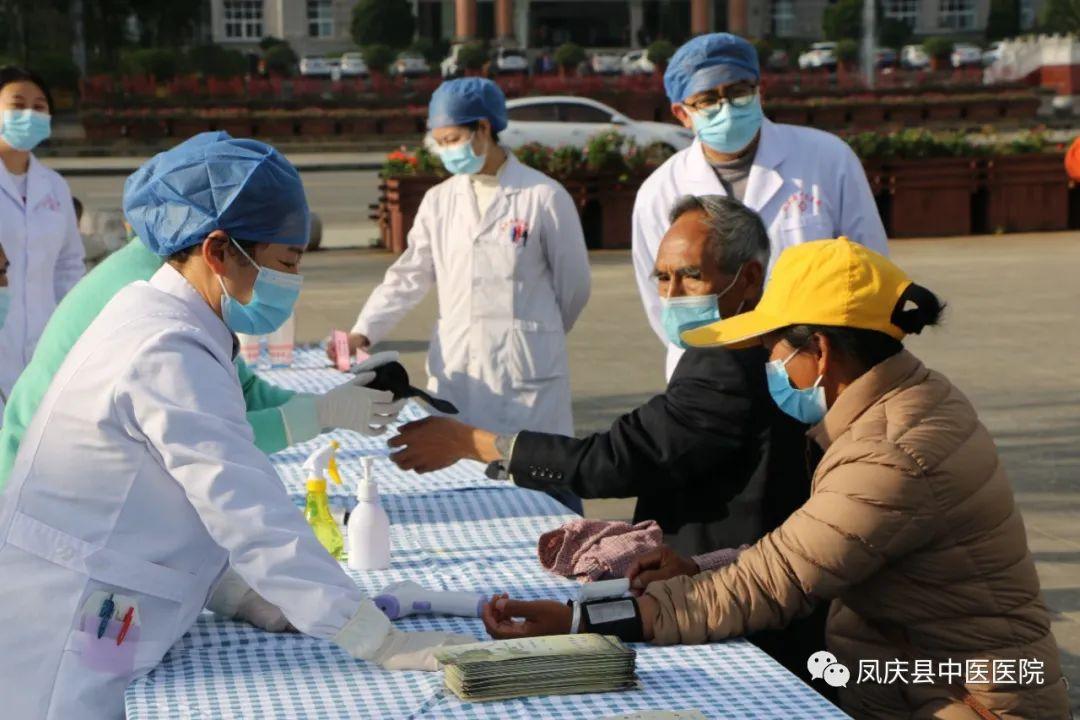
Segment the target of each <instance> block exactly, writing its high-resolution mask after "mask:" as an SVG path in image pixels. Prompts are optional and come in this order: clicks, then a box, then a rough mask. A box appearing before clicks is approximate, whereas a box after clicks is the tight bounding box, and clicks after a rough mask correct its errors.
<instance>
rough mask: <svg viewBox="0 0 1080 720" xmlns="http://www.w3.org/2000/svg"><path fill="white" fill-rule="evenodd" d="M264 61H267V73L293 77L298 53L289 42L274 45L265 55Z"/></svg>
mask: <svg viewBox="0 0 1080 720" xmlns="http://www.w3.org/2000/svg"><path fill="white" fill-rule="evenodd" d="M263 59H264V60H266V70H267V72H269V73H270V74H272V75H282V76H284V77H292V74H293V72H294V71H295V70H296V62H297V57H296V51H295V50H293V49H292V46H290V45H289V43H287V42H281V43H278V44H276V45H272V46H271V47H270V49H268V50H266V51H265V52H264V53H263Z"/></svg>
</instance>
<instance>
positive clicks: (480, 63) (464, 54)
mask: <svg viewBox="0 0 1080 720" xmlns="http://www.w3.org/2000/svg"><path fill="white" fill-rule="evenodd" d="M457 60H458V65H460V66H461V69H462V70H465V71H468V72H477V71H479V70H483V69H484V66H485V65H487V62H488V53H487V50H485V49H484V46H483V45H481V44H480V43H469V44H468V45H465V46H463V47H462V48H461V49H460V50H458V58H457Z"/></svg>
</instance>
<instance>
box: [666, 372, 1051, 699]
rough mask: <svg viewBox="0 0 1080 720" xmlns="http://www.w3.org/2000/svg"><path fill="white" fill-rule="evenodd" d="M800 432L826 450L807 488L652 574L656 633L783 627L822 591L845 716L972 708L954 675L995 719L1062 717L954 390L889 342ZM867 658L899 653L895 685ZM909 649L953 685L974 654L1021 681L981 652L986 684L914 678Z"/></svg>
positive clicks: (997, 478) (1018, 527)
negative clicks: (756, 528) (675, 567)
mask: <svg viewBox="0 0 1080 720" xmlns="http://www.w3.org/2000/svg"><path fill="white" fill-rule="evenodd" d="M810 434H811V437H813V439H814V440H815V441H816V442H817V443H818V444H820V445H821V447H822V448H823V449H824V450H825V456H824V458H823V459H822V461H821V463H820V465H819V466H818V468H817V471H816V472H815V474H814V479H813V489H812V491H811V492H812V494H811V497H810V499H809V500H808V501H807V502H806V504H805V505H803V506H802V507H801V508H800V509H799V510H797V511H796V512H795V513H794V514H793V515H792V516H791V517H790V518H789V519H788V520H787V521H786V522H785V523H784V524H783V525H782V526H780V527H779V528H777V529H776V530H775V531H773V532H772V533H770V534H769V535H767V536H765V537H764V538H762V539H761V540H760V541H759V542H758V543H757V544H756V545H754V546H753V547H752V548H750V549H749V550H746V551H745V552H743V553H742V555H741V556H740V557H739V559H738V561H737V562H736V563H734V564H733V565H730V566H728V567H726V568H723V569H721V570H718V571H715V572H706V573H702V574H700V575H697V576H695V577H681V578H674V579H672V580H668V581H666V582H658V583H653V584H652V585H650V586H649V588H648V590H647V593H648V594H649V595H650V596H652V597H653V598H655V599H656V600H657V601H658V603H659V610H658V613H657V615H656V616H655V617H654V633H655V640H654V642H656V643H658V644H673V643H680V642H681V643H701V642H706V641H710V640H713V641H715V640H721V639H723V638H727V637H733V636H740V635H746V634H748V633H752V632H755V631H757V630H762V629H765V628H778V627H783V626H784V625H786V624H787V623H788V622H789V621H790V620H791V619H792V618H795V617H798V616H800V615H802V614H804V613H806V612H808V611H809V610H810V608H811V607H812V605H813V604H814V603H815V601H817V600H822V601H829V600H831V601H832V607H831V608H830V613H829V623H828V627H827V632H826V645H827V649H828V650H829V651H831V652H832V653H833V654H835V655H836V657H837V659H838V660H839V662H840V663H843V664H844V665H846V666H847V667H848V669H849V670H850V672H851V681H850V682H849V683H848V685H847V688H846V689H841V691H840V701H841V705H842V707H843V709H844V710H845V711H847V712H848V713H850V714H851V715H853V716H854V717H856V718H901V717H903V718H909V717H913V718H949V719H951V718H976V719H977V718H978V715H977V714H976V713H975V711H974V710H971V709H969V708H968V707H967V706H965V705H963V704H962V703H961V700H960V698H961V697H962V696H963V694H964V688H966V690H967V691H968V692H970V694H971V696H973V697H974V698H975V700H977V701H978V703H980V704H982V705H983V706H984V707H985V708H988V709H989V710H990V711H992V712H993V713H995V714H996V715H998V716H999V717H1001V718H1039V719H1040V720H1043V719H1046V718H1065V717H1068V715H1069V711H1068V699H1067V696H1066V688H1065V685H1064V682H1063V680H1062V676H1061V666H1060V658H1059V655H1058V648H1057V644H1056V643H1055V641H1054V636H1053V635H1052V634H1051V632H1050V616H1049V612H1048V610H1047V608H1046V606H1045V604H1044V603H1043V600H1042V598H1041V596H1040V593H1039V578H1038V576H1037V575H1036V573H1035V564H1034V561H1033V560H1032V558H1031V553H1030V552H1029V551H1028V546H1027V537H1026V535H1025V532H1024V523H1023V520H1022V519H1021V517H1020V512H1019V510H1017V508H1016V504H1015V503H1014V501H1013V493H1012V488H1011V487H1010V485H1009V481H1008V479H1007V478H1006V477H1005V471H1004V469H1003V468H1002V466H1001V462H1000V460H999V459H998V454H997V450H996V448H995V446H994V441H993V440H992V439H991V437H990V434H989V433H988V432H987V430H986V428H985V427H983V425H982V423H980V422H979V419H978V417H976V414H975V410H974V408H973V407H972V406H971V403H970V402H968V400H967V398H965V397H964V396H963V395H962V394H961V393H960V391H959V390H957V389H956V388H955V387H953V385H952V384H951V383H950V382H949V381H948V380H947V379H946V378H945V377H944V376H942V375H940V374H939V373H936V372H931V371H929V370H927V369H926V368H925V367H924V366H923V364H922V363H921V362H919V360H918V359H916V358H915V357H914V356H913V355H911V354H910V353H908V352H907V351H902V352H901V353H899V354H898V355H895V356H893V357H891V358H889V359H887V360H885V361H884V362H882V363H880V364H878V365H877V366H875V367H874V368H872V369H871V370H870V371H869V372H867V373H866V374H864V375H863V376H862V377H860V378H859V379H858V380H856V381H855V382H854V383H853V384H852V385H851V386H850V387H848V388H847V390H845V391H844V392H843V393H842V394H841V395H840V397H839V398H838V399H837V401H836V403H835V404H834V406H833V407H832V408H831V409H830V410H829V412H828V414H827V415H826V417H825V419H824V420H823V421H822V422H821V423H820V424H819V425H817V426H816V427H814V428H813V429H812V430H811V433H810ZM875 660H876V661H878V667H879V668H880V670H881V671H882V672H884V671H885V669H886V668H885V663H886V661H890V660H895V661H899V663H904V662H906V663H907V665H906V667H907V668H908V670H907V672H906V673H905V674H904V675H902V676H901V678H902V679H903V678H906V679H907V681H908V684H903V683H902V682H896V678H895V677H892V678H889V680H890V681H889V682H884V678H880V677H879V682H873V681H870V680H868V679H867V678H866V677H861V678H860V674H861V673H862V670H865V671H866V672H867V674H871V672H872V670H873V667H874V666H873V661H875ZM916 660H922V661H924V664H923V666H922V667H923V668H925V667H926V665H925V661H926V660H930V661H932V665H933V667H934V671H935V673H934V674H935V675H936V676H938V677H939V678H940V673H941V668H942V665H941V663H946V665H945V668H946V671H949V670H953V671H955V670H956V666H954V665H950V664H948V661H950V660H951V661H953V662H956V663H959V664H960V666H962V667H964V670H963V672H962V673H960V674H959V678H960V679H959V683H963V682H964V680H965V678H967V672H968V668H967V661H971V670H972V673H973V675H972V677H971V679H973V680H980V681H981V680H982V678H981V677H978V675H979V673H978V672H977V671H978V670H979V669H981V668H982V667H983V664H982V663H981V662H980V661H983V660H986V661H990V662H991V663H992V662H993V661H994V660H998V661H1001V662H999V664H998V668H999V670H1001V671H1003V670H1006V669H1008V668H1010V667H1012V668H1013V669H1014V675H1018V674H1019V667H1020V664H1021V661H1023V665H1024V666H1025V669H1026V674H1025V676H1024V678H1023V679H1024V681H1025V682H1024V683H1022V684H1021V683H1019V682H1007V680H1008V679H1009V678H1008V677H1006V676H1004V675H999V677H998V678H997V679H998V680H1002V681H1006V682H997V683H994V682H992V681H993V680H994V677H993V674H994V666H993V664H990V665H989V668H988V672H987V673H986V674H987V678H986V679H987V680H989V681H991V682H989V683H982V682H977V683H968V684H966V686H965V685H959V684H957V685H953V686H952V687H950V686H949V685H948V683H946V682H942V681H941V680H940V679H939V680H938V681H937V683H936V684H933V685H931V684H922V683H920V684H912V681H913V680H914V679H915V678H914V677H913V675H914V673H913V671H914V670H915V667H916V665H915V661H916ZM860 661H862V663H863V664H862V665H860ZM899 663H897V664H894V665H893V666H892V667H893V668H894V669H897V668H903V667H905V666H904V665H901V664H899ZM1039 670H1041V677H1040V676H1039V674H1038V671H1039ZM919 679H920V680H925V679H926V678H919ZM1016 679H1017V680H1020V678H1019V677H1017V678H1016ZM1040 681H1041V682H1040ZM818 682H821V681H820V680H819V681H818Z"/></svg>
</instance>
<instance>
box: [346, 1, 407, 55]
mask: <svg viewBox="0 0 1080 720" xmlns="http://www.w3.org/2000/svg"><path fill="white" fill-rule="evenodd" d="M351 30H352V36H353V40H354V41H355V42H356V44H357V45H359V46H361V47H364V46H365V45H389V46H390V47H392V48H397V49H401V48H406V47H408V46H409V44H410V43H411V42H412V39H413V35H414V34H415V32H416V18H414V17H413V14H412V5H411V4H410V3H409V0H360V2H358V3H356V5H355V6H353V11H352V26H351Z"/></svg>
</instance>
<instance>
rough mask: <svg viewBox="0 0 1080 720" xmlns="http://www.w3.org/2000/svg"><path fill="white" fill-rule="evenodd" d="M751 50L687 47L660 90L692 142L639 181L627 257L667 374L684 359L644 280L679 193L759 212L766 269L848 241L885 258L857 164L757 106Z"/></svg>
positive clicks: (709, 44) (821, 137)
mask: <svg viewBox="0 0 1080 720" xmlns="http://www.w3.org/2000/svg"><path fill="white" fill-rule="evenodd" d="M760 82H761V70H760V68H759V66H758V59H757V51H756V50H755V49H754V46H753V45H751V44H750V43H748V42H747V41H746V40H744V39H742V38H740V37H737V36H735V35H731V34H729V33H713V34H711V35H702V36H699V37H696V38H694V39H693V40H690V41H689V42H687V43H686V44H685V45H683V46H682V47H681V48H679V50H678V52H676V53H675V55H674V56H673V57H672V58H671V62H670V63H669V64H668V68H667V71H666V72H665V73H664V89H665V90H666V91H667V95H668V99H669V100H670V101H671V111H672V113H674V115H675V117H676V118H677V119H678V120H679V122H681V123H682V124H683V125H684V126H685V127H687V128H691V129H693V131H694V133H695V135H697V140H696V141H695V142H694V144H693V145H691V146H690V147H688V148H686V149H685V150H682V151H680V152H678V153H676V154H675V155H674V156H673V157H671V158H670V159H669V160H668V161H667V162H666V163H664V164H663V165H661V166H660V167H659V168H657V169H656V171H655V172H654V173H653V174H652V175H650V176H649V178H648V179H647V180H646V181H645V182H644V183H643V184H642V186H641V190H640V191H638V195H637V200H636V202H635V203H634V217H633V257H634V273H635V275H636V276H637V282H638V289H639V290H640V292H641V299H642V302H643V303H644V305H645V313H646V315H648V318H649V323H650V324H651V325H652V327H653V330H654V331H655V332H656V334H657V335H658V336H659V337H660V340H661V342H663V343H665V344H666V345H667V348H668V357H667V374H668V377H670V376H671V372H672V371H673V370H674V369H675V365H676V363H678V361H679V356H680V355H682V353H683V346H682V344H681V343H676V342H672V341H671V338H670V337H668V333H667V332H666V330H665V328H664V326H663V323H662V322H661V314H660V313H661V305H660V295H659V294H658V293H657V288H656V286H655V285H654V284H653V283H652V282H651V280H650V275H651V273H652V271H653V265H654V264H655V261H656V257H657V250H658V248H659V245H660V239H661V238H662V237H663V236H664V232H665V231H666V230H667V218H668V214H669V213H670V212H671V208H672V207H674V206H675V203H676V202H678V200H679V198H680V197H682V196H683V195H711V194H718V195H725V196H728V197H733V198H735V199H737V200H739V201H741V202H742V203H744V204H745V205H746V206H747V207H748V208H750V209H751V210H753V211H754V212H756V213H758V214H759V215H760V216H761V219H762V221H763V222H764V223H765V227H766V228H767V230H768V234H769V244H770V247H771V251H770V256H771V258H772V262H776V258H778V257H779V256H780V253H781V252H783V251H784V249H785V248H788V247H791V246H792V245H798V244H799V243H804V242H807V241H810V240H819V239H821V238H831V237H836V236H838V235H846V236H847V237H849V238H851V239H852V240H853V241H855V242H857V243H861V244H863V245H866V246H867V247H869V248H871V249H872V250H875V251H877V252H879V253H886V254H887V253H888V247H887V245H886V239H885V228H884V227H883V226H882V224H881V218H880V217H879V215H878V211H877V206H876V204H875V202H874V196H873V195H872V194H871V192H870V185H869V183H868V182H867V180H866V173H865V172H864V171H863V168H862V164H861V163H860V162H859V159H858V158H857V157H856V156H855V153H854V152H852V150H851V148H850V147H848V145H847V143H845V142H844V141H843V140H841V139H840V138H838V137H836V136H835V135H830V134H829V133H826V132H822V131H820V130H816V129H813V128H807V127H797V126H794V125H778V124H776V123H773V122H770V121H769V120H767V119H766V118H765V115H764V113H763V111H762V106H761V93H760V87H759V85H760Z"/></svg>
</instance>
